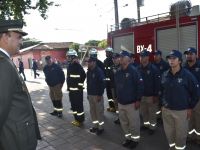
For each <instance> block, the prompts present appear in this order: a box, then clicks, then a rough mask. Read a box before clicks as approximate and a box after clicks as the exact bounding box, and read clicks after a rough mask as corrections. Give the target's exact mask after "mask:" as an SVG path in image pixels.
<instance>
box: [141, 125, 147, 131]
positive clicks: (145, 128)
mask: <svg viewBox="0 0 200 150" xmlns="http://www.w3.org/2000/svg"><path fill="white" fill-rule="evenodd" d="M140 129H141V130H142V131H144V130H147V129H149V128H148V127H146V126H141V127H140Z"/></svg>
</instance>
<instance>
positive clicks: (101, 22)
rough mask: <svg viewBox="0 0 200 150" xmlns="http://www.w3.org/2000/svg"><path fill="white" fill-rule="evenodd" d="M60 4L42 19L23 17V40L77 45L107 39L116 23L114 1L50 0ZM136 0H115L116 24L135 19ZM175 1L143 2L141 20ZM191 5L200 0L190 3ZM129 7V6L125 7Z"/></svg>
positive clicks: (160, 11) (167, 9)
mask: <svg viewBox="0 0 200 150" xmlns="http://www.w3.org/2000/svg"><path fill="white" fill-rule="evenodd" d="M52 1H54V2H55V3H58V4H60V6H59V7H50V8H49V10H48V12H47V15H48V18H47V19H46V20H44V19H43V18H42V17H40V15H39V13H38V11H36V10H34V11H30V14H29V15H26V16H25V21H26V24H27V26H25V27H24V30H25V31H26V32H28V33H29V35H28V36H27V37H26V38H35V39H37V40H40V41H42V42H76V43H80V44H84V43H86V42H87V41H89V40H103V39H106V38H107V32H108V31H110V25H113V24H114V23H115V19H114V16H115V15H114V0H52ZM136 1H137V0H118V12H119V22H121V20H122V19H123V18H135V19H137V8H136ZM176 1H177V0H144V6H143V7H141V8H140V15H141V18H143V17H147V16H151V15H156V14H161V13H165V12H169V8H170V4H172V3H174V2H176ZM190 1H191V3H192V6H194V5H200V0H190ZM126 4H128V6H127V5H126Z"/></svg>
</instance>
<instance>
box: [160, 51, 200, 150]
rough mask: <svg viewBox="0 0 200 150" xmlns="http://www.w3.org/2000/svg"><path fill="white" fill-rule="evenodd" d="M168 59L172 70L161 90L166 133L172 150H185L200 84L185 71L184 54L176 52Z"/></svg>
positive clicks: (164, 75)
mask: <svg viewBox="0 0 200 150" xmlns="http://www.w3.org/2000/svg"><path fill="white" fill-rule="evenodd" d="M186 53H188V52H186ZM167 59H168V62H169V66H170V69H169V70H167V71H166V72H164V73H163V76H162V79H161V89H160V91H161V92H160V93H161V100H162V118H163V125H164V131H165V134H166V136H167V140H168V143H169V147H170V149H175V150H185V149H186V139H187V135H188V128H189V127H188V125H189V120H190V119H191V118H192V115H193V114H192V110H195V109H194V108H195V105H196V103H197V102H198V99H199V84H198V81H197V80H196V78H195V77H194V75H192V73H191V72H190V71H189V70H187V69H185V68H183V67H181V63H182V54H181V52H180V51H178V50H172V51H171V52H170V54H169V55H168V56H167ZM195 131H196V130H195Z"/></svg>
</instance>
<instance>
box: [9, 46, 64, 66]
mask: <svg viewBox="0 0 200 150" xmlns="http://www.w3.org/2000/svg"><path fill="white" fill-rule="evenodd" d="M47 55H50V56H51V57H52V58H53V60H54V61H60V62H61V63H62V62H64V61H65V60H66V50H64V49H63V50H30V51H28V52H23V53H21V54H17V55H15V56H13V57H12V58H13V62H14V63H15V64H16V66H17V67H19V62H18V58H21V59H22V61H23V63H24V68H25V69H30V68H31V67H32V59H35V60H36V61H37V62H38V66H39V68H40V69H42V67H43V66H44V64H45V61H44V58H45V57H46V56H47ZM29 59H30V63H29ZM29 64H30V65H29Z"/></svg>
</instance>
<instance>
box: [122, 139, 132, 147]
mask: <svg viewBox="0 0 200 150" xmlns="http://www.w3.org/2000/svg"><path fill="white" fill-rule="evenodd" d="M131 142H132V141H131V140H125V141H124V142H123V143H122V145H123V146H124V147H128V146H129V145H130V144H131Z"/></svg>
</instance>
